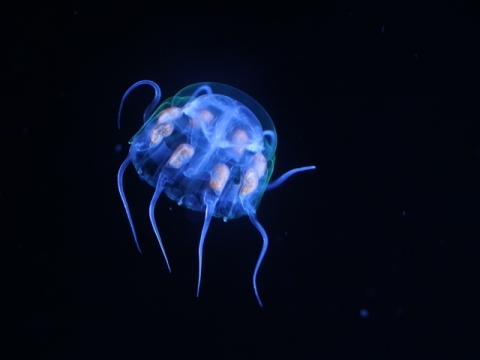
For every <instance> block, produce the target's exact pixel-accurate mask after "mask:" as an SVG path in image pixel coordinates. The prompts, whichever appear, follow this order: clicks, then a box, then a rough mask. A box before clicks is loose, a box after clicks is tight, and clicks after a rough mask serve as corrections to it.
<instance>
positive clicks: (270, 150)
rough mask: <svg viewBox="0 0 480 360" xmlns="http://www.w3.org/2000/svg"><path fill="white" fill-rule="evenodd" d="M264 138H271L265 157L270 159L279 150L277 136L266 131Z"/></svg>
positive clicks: (270, 131)
mask: <svg viewBox="0 0 480 360" xmlns="http://www.w3.org/2000/svg"><path fill="white" fill-rule="evenodd" d="M263 136H264V137H268V138H270V144H269V146H268V148H266V149H265V157H266V158H267V159H270V158H271V157H272V156H273V154H275V149H276V148H277V134H275V132H274V131H272V130H265V131H264V132H263Z"/></svg>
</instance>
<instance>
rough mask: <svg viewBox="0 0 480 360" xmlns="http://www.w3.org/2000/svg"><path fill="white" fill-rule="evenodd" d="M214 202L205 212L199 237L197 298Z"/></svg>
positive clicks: (208, 205)
mask: <svg viewBox="0 0 480 360" xmlns="http://www.w3.org/2000/svg"><path fill="white" fill-rule="evenodd" d="M215 204H216V201H215V202H213V203H211V204H209V203H207V209H206V210H205V221H204V222H203V228H202V235H201V236H200V243H199V244H198V283H197V297H198V296H199V295H200V282H201V281H202V258H203V244H204V242H205V236H206V235H207V231H208V227H209V226H210V220H212V216H213V211H214V210H215Z"/></svg>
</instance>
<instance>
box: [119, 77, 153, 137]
mask: <svg viewBox="0 0 480 360" xmlns="http://www.w3.org/2000/svg"><path fill="white" fill-rule="evenodd" d="M141 85H150V86H151V87H153V89H154V90H155V96H154V97H153V100H152V102H151V103H150V105H148V106H147V108H146V109H145V112H144V113H143V122H144V123H145V122H146V121H147V120H148V119H149V118H150V116H151V115H152V113H153V111H154V110H155V108H156V107H157V105H158V103H159V102H160V98H161V97H162V91H161V90H160V86H158V85H157V84H156V83H154V82H153V81H151V80H141V81H137V82H136V83H135V84H133V85H132V86H130V87H129V88H128V90H127V91H126V92H125V94H124V95H123V97H122V101H121V102H120V108H119V109H118V128H119V129H120V116H121V114H122V108H123V103H124V102H125V99H126V98H127V96H128V95H129V94H130V93H131V92H132V90H133V89H135V88H137V87H139V86H141Z"/></svg>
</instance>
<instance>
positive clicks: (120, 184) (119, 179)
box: [117, 156, 142, 254]
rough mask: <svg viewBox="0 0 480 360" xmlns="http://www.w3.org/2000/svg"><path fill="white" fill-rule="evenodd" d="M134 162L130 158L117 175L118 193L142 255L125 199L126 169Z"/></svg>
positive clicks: (125, 161) (124, 162)
mask: <svg viewBox="0 0 480 360" xmlns="http://www.w3.org/2000/svg"><path fill="white" fill-rule="evenodd" d="M131 162H132V159H131V158H130V156H128V157H127V158H126V159H125V160H124V161H123V163H122V165H121V166H120V169H118V175H117V184H118V191H119V192H120V197H121V198H122V202H123V206H124V207H125V211H126V212H127V218H128V221H129V222H130V228H131V229H132V233H133V238H134V239H135V244H136V245H137V249H138V252H139V253H140V254H141V253H142V250H141V249H140V245H139V244H138V239H137V233H136V232H135V226H133V220H132V215H131V214H130V209H129V208H128V203H127V198H126V197H125V192H124V191H123V174H124V173H125V169H126V168H127V166H128V165H129V164H130V163H131Z"/></svg>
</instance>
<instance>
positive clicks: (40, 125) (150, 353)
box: [0, 1, 480, 359]
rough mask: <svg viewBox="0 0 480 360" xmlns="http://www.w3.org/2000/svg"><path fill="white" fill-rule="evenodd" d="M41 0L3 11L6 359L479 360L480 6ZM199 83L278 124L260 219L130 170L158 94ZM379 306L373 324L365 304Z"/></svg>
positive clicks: (1, 263)
mask: <svg viewBox="0 0 480 360" xmlns="http://www.w3.org/2000/svg"><path fill="white" fill-rule="evenodd" d="M60 3H61V2H58V3H57V4H54V3H51V4H48V3H46V2H32V3H27V2H22V3H15V5H5V6H2V7H4V9H3V10H2V12H1V15H0V16H1V18H2V19H1V27H2V44H3V45H2V60H3V61H2V63H3V65H2V70H1V71H2V73H3V75H2V78H3V79H4V80H3V81H2V85H3V86H2V87H3V95H2V100H1V103H2V117H1V120H0V121H1V125H0V131H1V134H0V135H1V143H0V146H1V147H0V154H1V155H0V160H1V168H0V211H1V213H0V216H1V220H0V236H1V254H0V256H1V257H0V270H1V275H0V276H1V277H2V279H3V280H2V283H3V286H2V288H1V292H0V294H1V314H2V318H1V322H2V328H3V330H4V335H3V336H2V337H1V340H0V341H1V349H0V351H1V352H2V353H0V356H1V357H2V358H5V359H40V358H49V359H52V358H63V359H110V358H165V359H174V358H193V357H195V358H222V359H226V358H243V359H245V358H263V359H278V358H290V359H319V358H325V359H346V358H355V359H357V358H363V359H366V358H370V359H372V358H378V359H411V358H421V359H438V358H441V357H442V356H445V357H448V358H461V359H478V358H479V357H480V351H479V346H478V344H477V342H478V335H479V331H480V327H479V323H478V312H479V305H478V304H479V302H478V296H477V291H478V283H479V282H478V281H479V272H478V270H477V268H476V264H477V262H478V259H479V256H480V246H479V233H480V226H479V223H478V221H479V215H480V202H479V200H480V197H479V184H480V176H479V175H480V170H479V169H480V137H479V134H480V125H479V120H480V106H479V95H480V91H479V71H478V67H479V65H478V64H480V56H479V54H480V52H479V44H480V42H479V40H480V37H479V24H478V22H479V15H480V8H479V5H478V3H475V2H471V5H465V6H463V5H461V4H460V3H459V2H454V1H438V2H435V3H434V4H433V3H431V2H426V3H425V5H415V6H413V5H412V6H407V5H399V4H394V3H383V4H382V5H366V4H364V3H362V4H360V3H359V4H356V3H354V2H350V1H349V2H344V1H339V2H335V3H336V5H324V4H323V3H321V2H318V3H316V4H315V3H314V2H305V3H303V2H302V1H269V2H259V3H257V4H256V5H253V4H250V3H238V4H235V3H232V2H224V3H222V2H220V3H213V2H195V3H194V2H182V1H170V2H165V3H162V2H160V1H156V2H154V1H151V2H138V1H136V2H128V1H126V2H116V3H113V2H99V1H64V2H63V4H60ZM143 79H150V80H153V81H155V82H157V83H158V84H159V85H160V87H161V88H162V92H163V94H164V98H166V97H169V96H172V95H174V94H175V93H176V92H177V91H178V90H180V89H182V88H183V87H185V86H187V85H189V84H193V83H196V82H200V81H215V82H221V83H226V84H229V85H231V86H234V87H237V88H239V89H241V90H242V91H244V92H246V93H247V94H249V95H251V96H252V97H253V98H254V99H256V100H257V101H258V102H259V103H260V104H262V105H263V106H264V108H265V109H266V110H267V111H268V112H269V114H270V115H271V117H272V119H273V121H274V123H275V126H276V130H277V135H278V141H279V144H278V149H277V162H276V167H275V172H274V176H273V177H274V178H276V177H278V176H279V175H281V174H282V173H283V172H285V171H288V170H289V169H291V168H294V167H299V166H306V165H316V167H317V169H316V170H315V171H312V172H307V173H301V174H298V175H296V176H295V177H293V178H291V179H290V180H289V181H288V182H286V183H285V184H284V185H283V186H281V187H280V188H278V189H276V190H275V191H272V192H269V193H267V194H266V195H265V196H264V198H263V201H262V204H261V205H260V207H259V210H258V218H259V220H260V222H261V223H262V224H263V225H264V227H265V229H266V231H267V233H268V235H269V237H270V247H269V250H268V252H267V255H266V257H265V259H264V262H263V265H262V267H261V269H260V272H259V277H258V286H259V292H260V295H261V297H262V300H263V303H264V308H260V307H259V306H258V304H257V302H256V299H255V296H254V293H253V289H252V286H251V277H252V273H253V268H254V265H255V262H256V259H257V256H258V254H259V251H260V248H261V237H260V235H259V234H258V232H257V231H256V230H255V228H254V227H253V226H252V225H251V224H250V222H249V220H248V219H247V218H241V219H237V220H233V221H229V222H227V223H224V222H222V221H221V220H219V219H214V220H213V221H212V224H211V227H210V230H209V232H208V235H207V239H206V244H205V252H204V272H203V281H202V288H201V295H200V297H199V298H196V296H195V291H196V281H197V264H198V260H197V246H198V240H199V237H200V230H201V227H202V221H203V217H202V214H200V213H198V214H197V213H193V212H190V211H187V210H185V209H184V208H183V207H179V206H178V205H177V204H175V203H174V202H172V201H170V200H169V199H167V198H166V197H165V196H162V197H161V198H160V200H159V202H158V204H157V209H156V218H157V223H158V224H159V230H160V233H161V235H162V238H163V241H164V245H165V247H166V251H167V254H168V256H169V260H170V264H171V266H172V273H171V274H170V273H168V271H167V270H166V266H165V261H164V259H163V257H162V254H161V252H160V250H159V248H158V244H157V241H156V239H155V235H154V233H153V231H152V229H151V226H150V223H149V219H148V204H149V201H150V198H151V196H152V194H153V189H152V188H151V187H149V186H148V185H147V184H146V183H144V182H141V181H140V179H139V178H138V175H136V173H135V171H134V170H133V167H130V168H129V169H128V170H127V172H126V177H125V191H126V195H127V198H128V200H129V203H130V206H131V211H132V213H133V218H134V222H135V224H136V229H137V233H138V236H139V242H140V245H141V247H142V250H143V254H139V253H138V252H137V250H136V248H135V245H134V241H133V237H132V234H131V231H130V227H129V224H128V221H127V218H126V215H125V213H124V208H123V205H122V203H121V200H120V197H119V195H118V190H117V185H116V174H117V171H118V168H119V166H120V164H121V162H122V161H123V160H124V158H125V157H126V156H127V153H128V140H129V139H130V137H131V136H132V135H133V134H135V133H136V132H137V131H138V129H139V128H140V126H141V123H142V114H143V111H144V110H145V108H146V106H147V105H148V104H149V102H150V101H151V98H152V95H153V91H152V90H151V89H150V88H149V87H147V86H146V87H144V88H139V89H137V90H135V91H134V92H133V93H132V94H131V96H130V97H129V98H128V100H127V102H126V104H125V108H124V114H123V117H122V128H121V129H120V130H118V129H117V126H116V116H117V111H118V106H119V103H120V99H121V97H122V96H123V94H124V92H125V91H126V89H127V88H128V87H129V86H130V85H132V84H133V83H134V82H136V81H138V80H143ZM362 310H366V311H367V312H368V316H362V315H361V314H362Z"/></svg>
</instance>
